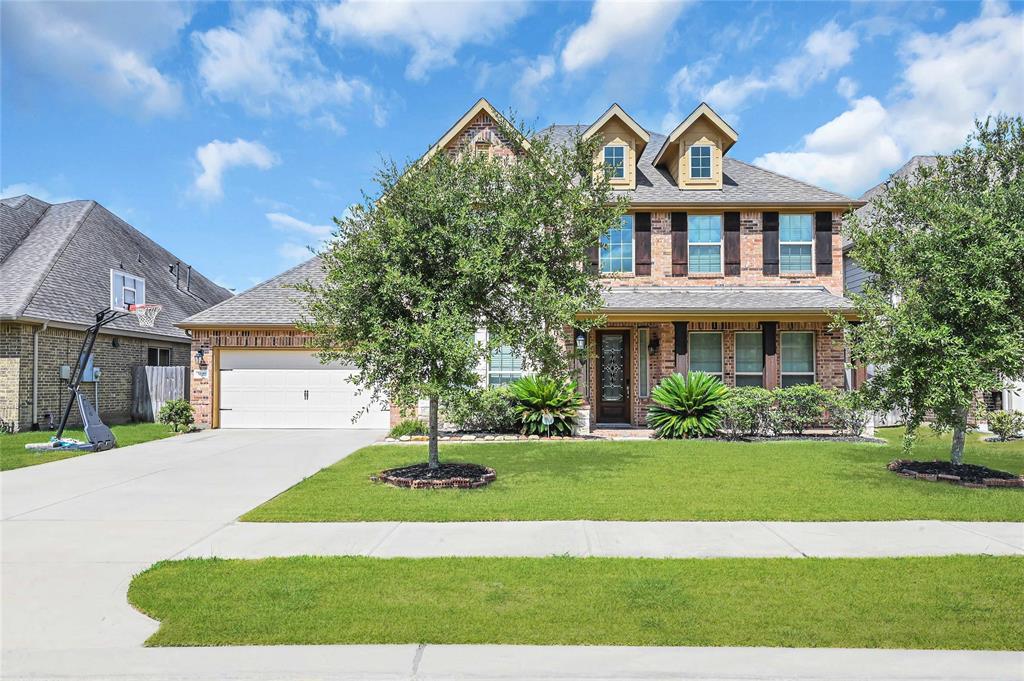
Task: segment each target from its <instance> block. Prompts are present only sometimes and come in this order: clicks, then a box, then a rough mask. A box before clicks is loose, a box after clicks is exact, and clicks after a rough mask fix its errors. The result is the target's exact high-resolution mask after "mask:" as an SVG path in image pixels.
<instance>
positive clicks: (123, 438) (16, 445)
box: [0, 423, 177, 471]
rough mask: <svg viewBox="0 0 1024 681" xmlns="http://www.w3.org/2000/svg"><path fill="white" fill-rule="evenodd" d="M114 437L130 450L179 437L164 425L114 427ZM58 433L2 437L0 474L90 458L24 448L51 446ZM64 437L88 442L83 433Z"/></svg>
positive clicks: (62, 451)
mask: <svg viewBox="0 0 1024 681" xmlns="http://www.w3.org/2000/svg"><path fill="white" fill-rule="evenodd" d="M110 430H111V431H113V433H114V437H115V438H117V446H118V447H129V446H131V445H137V444H139V443H140V442H149V441H150V440H160V439H162V438H165V437H170V436H171V435H176V434H177V433H175V432H174V431H172V430H171V427H170V426H168V425H165V424H163V423H127V424H125V425H121V426H111V427H110ZM55 432H56V431H50V430H38V431H26V432H23V433H14V434H13V435H0V471H9V470H12V469H14V468H24V467H25V466H35V465H36V464H40V463H49V462H50V461H60V460H61V459H70V458H71V457H73V456H81V455H82V454H90V453H91V452H79V451H74V450H67V449H53V450H44V451H29V450H27V449H25V445H26V444H29V443H31V442H49V441H50V438H51V437H53V435H54V433H55ZM64 436H65V437H70V438H74V439H76V440H82V441H84V442H87V441H88V439H89V438H87V437H86V435H85V431H83V430H71V429H69V430H65V431H64Z"/></svg>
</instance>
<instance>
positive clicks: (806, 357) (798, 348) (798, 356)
mask: <svg viewBox="0 0 1024 681" xmlns="http://www.w3.org/2000/svg"><path fill="white" fill-rule="evenodd" d="M779 336H780V338H779V346H780V350H781V352H782V387H783V388H788V387H790V386H793V385H809V384H811V383H814V332H813V331H783V332H782V333H781V334H779Z"/></svg>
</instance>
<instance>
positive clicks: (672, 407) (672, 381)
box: [647, 371, 729, 438]
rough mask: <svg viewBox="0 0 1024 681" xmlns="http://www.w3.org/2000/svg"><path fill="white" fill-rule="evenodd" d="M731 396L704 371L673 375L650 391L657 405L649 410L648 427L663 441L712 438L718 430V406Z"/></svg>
mask: <svg viewBox="0 0 1024 681" xmlns="http://www.w3.org/2000/svg"><path fill="white" fill-rule="evenodd" d="M728 393H729V389H728V388H726V387H725V385H724V384H723V383H722V382H721V381H720V380H718V379H717V378H715V377H714V376H712V375H710V374H705V373H704V372H703V371H691V372H690V373H688V374H687V375H686V376H685V377H683V376H681V375H680V374H672V375H671V376H667V377H665V379H664V380H663V381H662V382H661V383H659V384H658V387H657V388H655V389H654V390H653V391H651V397H652V398H653V400H654V402H655V404H653V405H651V406H650V407H649V408H648V409H647V425H649V426H650V427H652V428H654V430H655V432H656V434H657V436H658V437H663V438H681V437H711V436H713V435H714V434H715V433H716V432H717V431H718V424H719V420H720V418H721V414H720V413H719V409H718V407H719V405H720V404H721V403H722V401H723V400H724V399H725V396H726V395H727V394H728Z"/></svg>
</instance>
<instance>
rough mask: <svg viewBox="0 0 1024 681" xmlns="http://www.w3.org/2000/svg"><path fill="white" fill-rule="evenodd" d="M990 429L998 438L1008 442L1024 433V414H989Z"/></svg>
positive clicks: (991, 412)
mask: <svg viewBox="0 0 1024 681" xmlns="http://www.w3.org/2000/svg"><path fill="white" fill-rule="evenodd" d="M988 428H989V430H991V431H992V432H993V433H994V434H995V436H996V437H997V438H999V439H1000V440H1001V441H1003V442H1006V441H1007V440H1009V439H1010V438H1014V437H1017V436H1018V435H1020V434H1021V431H1024V412H1019V411H990V412H989V413H988Z"/></svg>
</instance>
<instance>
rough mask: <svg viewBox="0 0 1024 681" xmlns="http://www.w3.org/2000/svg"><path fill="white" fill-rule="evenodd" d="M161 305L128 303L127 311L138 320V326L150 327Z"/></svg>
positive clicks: (154, 321)
mask: <svg viewBox="0 0 1024 681" xmlns="http://www.w3.org/2000/svg"><path fill="white" fill-rule="evenodd" d="M162 309H163V305H129V306H128V311H129V312H131V313H132V314H133V315H135V316H136V317H137V318H138V320H139V326H143V327H149V328H151V327H152V326H153V324H155V323H156V316H157V315H158V314H160V310H162Z"/></svg>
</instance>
